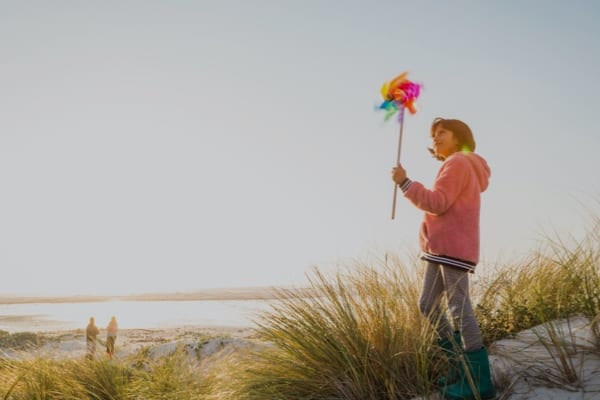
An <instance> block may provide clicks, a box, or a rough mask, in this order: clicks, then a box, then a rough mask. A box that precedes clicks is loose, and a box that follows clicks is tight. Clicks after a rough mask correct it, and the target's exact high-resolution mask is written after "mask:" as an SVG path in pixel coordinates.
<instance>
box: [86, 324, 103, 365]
mask: <svg viewBox="0 0 600 400" xmlns="http://www.w3.org/2000/svg"><path fill="white" fill-rule="evenodd" d="M99 333H100V329H98V327H97V326H96V323H95V321H94V317H90V322H89V324H88V326H87V327H86V328H85V342H86V345H87V354H86V357H87V358H89V359H90V360H91V359H93V358H94V356H95V354H96V340H97V339H96V336H98V334H99Z"/></svg>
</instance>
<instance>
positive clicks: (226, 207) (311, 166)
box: [0, 0, 600, 295]
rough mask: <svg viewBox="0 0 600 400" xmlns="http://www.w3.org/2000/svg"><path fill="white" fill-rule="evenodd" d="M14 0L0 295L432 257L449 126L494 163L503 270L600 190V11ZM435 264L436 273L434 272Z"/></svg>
mask: <svg viewBox="0 0 600 400" xmlns="http://www.w3.org/2000/svg"><path fill="white" fill-rule="evenodd" d="M375 4H376V3H375V2H371V1H356V0H348V1H317V0H302V1H275V0H270V1H266V0H265V1H246V0H237V1H234V0H218V1H202V0H197V1H180V0H171V1H149V0H140V1H128V0H125V1H85V2H84V1H45V0H36V1H33V0H32V1H0V68H1V73H0V185H1V186H0V190H1V192H0V268H1V271H2V279H0V295H6V294H127V293H140V292H152V291H164V292H169V291H188V290H195V289H202V288H214V287H238V286H255V285H288V284H293V285H295V284H302V283H304V282H305V279H306V278H305V274H306V273H307V272H308V271H310V269H311V268H312V267H313V266H318V267H320V268H323V269H325V270H327V269H328V268H332V266H334V265H336V264H346V263H348V262H349V261H348V260H353V259H361V258H363V257H365V255H368V254H373V253H375V254H383V253H384V252H385V251H391V252H397V253H399V254H404V253H406V252H410V251H412V250H415V251H416V249H417V248H418V244H417V234H418V229H419V224H420V221H421V218H422V214H421V212H420V211H418V210H416V209H415V208H414V207H413V206H412V205H410V204H409V203H408V202H407V201H406V200H405V199H404V198H402V197H399V199H398V205H397V210H396V219H395V220H391V218H390V214H391V206H392V192H393V184H392V181H391V179H390V170H391V168H392V166H393V165H394V163H395V161H396V145H397V141H398V124H397V123H396V122H394V121H390V122H388V123H384V122H383V114H382V113H378V112H375V111H374V107H375V105H376V104H377V103H378V102H379V101H380V97H379V96H380V95H379V88H380V87H381V85H382V83H383V82H384V81H387V80H389V79H391V78H393V77H394V76H395V75H397V74H398V73H400V72H402V71H405V70H407V71H409V73H410V75H409V78H411V79H412V80H414V81H416V82H420V83H422V84H423V85H424V89H423V91H422V94H421V97H420V98H419V101H418V106H419V112H418V113H417V114H416V115H414V116H407V117H406V118H407V119H406V123H405V128H404V140H403V144H402V163H403V165H404V166H405V168H406V169H407V171H408V175H409V177H411V178H412V179H413V180H418V181H421V182H423V183H424V184H425V185H427V186H430V185H431V183H432V182H433V179H434V177H435V173H436V171H437V169H438V168H439V166H440V164H439V163H438V162H437V161H435V160H434V159H432V158H430V157H429V156H428V154H427V151H426V147H427V146H429V126H430V124H431V121H432V120H433V118H435V117H437V116H442V117H446V118H459V119H462V120H464V121H465V122H467V123H468V124H469V125H470V126H471V128H472V129H473V131H474V134H475V139H476V141H477V152H478V153H479V154H481V155H482V156H483V157H485V158H486V159H487V161H488V163H489V164H490V167H491V169H492V178H491V181H490V188H489V190H488V191H487V192H486V193H485V194H484V196H483V209H482V227H481V234H482V262H481V265H480V266H479V268H480V269H481V270H485V269H486V267H487V268H489V267H488V265H491V264H494V263H497V262H498V260H500V259H511V258H512V257H515V256H518V255H519V254H522V253H524V252H527V251H528V250H530V249H532V248H533V247H534V246H535V245H536V243H537V241H538V240H539V239H540V232H542V231H544V230H552V229H557V230H558V231H560V232H563V233H565V234H566V233H573V234H578V233H579V232H580V231H581V229H582V226H584V225H585V222H586V218H587V217H586V213H585V211H583V210H582V206H581V204H580V202H584V203H593V204H597V203H596V201H597V199H598V194H599V193H600V179H598V178H597V176H596V175H597V173H598V170H600V161H599V159H598V156H597V152H598V149H599V148H600V135H599V134H598V133H597V132H596V131H597V129H598V123H597V117H598V105H599V101H598V93H599V92H600V79H599V77H598V75H599V74H598V66H599V65H600V43H599V40H600V26H599V25H598V20H599V19H600V3H599V2H597V1H592V0H590V1H571V2H548V1H541V0H540V1H533V0H526V1H521V0H510V1H495V2H493V1H453V2H444V1H438V2H434V1H382V2H377V4H378V5H377V6H376V5H375ZM419 267H420V266H419V265H415V268H419Z"/></svg>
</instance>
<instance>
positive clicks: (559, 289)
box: [0, 220, 600, 400]
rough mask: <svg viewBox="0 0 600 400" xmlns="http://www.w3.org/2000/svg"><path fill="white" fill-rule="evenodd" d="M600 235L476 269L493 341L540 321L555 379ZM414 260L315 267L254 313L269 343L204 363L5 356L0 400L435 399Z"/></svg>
mask: <svg viewBox="0 0 600 400" xmlns="http://www.w3.org/2000/svg"><path fill="white" fill-rule="evenodd" d="M599 238H600V224H599V223H598V221H597V220H595V224H594V225H593V227H592V229H590V230H589V232H588V234H587V235H586V236H585V238H584V239H582V240H575V239H574V238H568V240H565V239H564V238H558V236H548V237H546V238H545V240H544V242H543V245H542V246H541V247H540V248H538V249H535V250H533V251H532V252H531V253H530V254H529V255H526V256H525V257H524V258H522V259H521V260H517V261H513V262H511V263H508V264H506V265H502V266H499V267H496V268H494V269H493V271H488V273H487V274H485V275H482V276H481V277H477V278H474V282H473V284H472V286H471V289H472V294H473V300H474V303H475V305H476V307H475V310H476V314H477V318H478V321H479V323H480V326H481V330H482V333H483V336H484V339H485V343H486V344H487V345H489V344H491V343H493V342H495V341H497V340H499V339H503V338H507V337H512V336H514V335H516V334H517V333H519V332H521V331H523V330H526V329H530V328H534V327H535V329H536V330H535V332H537V333H536V334H539V338H540V341H541V342H542V343H543V344H544V346H545V348H546V351H547V352H548V354H550V355H551V356H552V359H553V360H554V363H555V367H556V370H557V371H559V376H554V377H553V378H552V379H553V382H552V383H553V384H555V385H571V386H573V387H577V383H578V379H579V377H578V371H579V368H578V365H575V364H573V359H572V357H571V355H572V354H573V353H574V349H573V348H572V346H573V345H572V343H573V341H570V340H567V339H569V337H570V336H571V335H572V334H573V333H572V332H571V331H570V329H569V325H566V329H565V328H564V326H565V325H557V324H556V323H555V321H557V320H560V319H564V318H568V317H572V316H584V317H586V318H588V319H589V320H590V321H592V322H594V323H595V324H596V325H597V322H598V318H597V316H598V315H599V314H600V271H599V268H600V266H599V263H598V261H599V260H600V240H598V239H599ZM415 263H418V261H417V260H415V261H414V262H409V263H405V262H402V261H401V260H400V258H399V257H397V256H394V255H390V254H384V255H383V256H382V257H381V258H375V259H372V260H369V261H368V262H361V261H355V262H353V263H352V264H350V265H345V266H343V267H341V268H340V269H339V270H338V271H336V272H334V273H331V274H329V275H327V274H325V273H323V272H322V271H321V270H319V269H318V268H315V269H314V270H313V271H312V272H311V273H310V274H309V275H308V277H307V281H308V284H307V285H306V288H303V289H298V288H295V289H293V294H292V293H290V292H289V291H288V290H285V289H280V290H278V291H277V293H276V301H275V302H274V303H273V306H272V308H271V309H270V310H269V311H267V312H264V313H263V314H261V315H260V317H259V318H258V319H257V320H256V325H257V328H256V330H257V333H258V335H259V337H260V340H261V342H262V343H264V346H262V347H261V348H260V349H259V350H256V349H254V350H253V349H246V350H242V351H237V352H232V353H228V354H226V355H224V356H222V357H220V358H219V359H218V360H214V361H213V362H211V363H208V364H207V363H203V360H202V356H201V354H200V352H197V353H196V354H195V356H194V357H195V358H194V357H191V356H190V354H189V353H186V352H184V351H176V352H174V353H171V354H170V355H168V356H165V357H160V358H156V357H151V356H150V354H149V352H148V351H145V352H144V351H142V352H139V353H138V354H136V355H134V356H131V357H126V358H123V359H115V360H112V361H109V360H96V361H86V360H83V359H82V360H47V359H33V360H21V361H18V360H12V359H7V358H3V359H0V399H140V400H141V399H183V400H186V399H223V400H264V399H282V400H283V399H286V400H326V399H327V400H331V399H347V400H353V399H356V400H358V399H361V400H369V399H372V400H376V399H377V400H380V399H412V398H415V397H416V396H422V397H423V398H429V396H430V395H432V394H433V393H434V392H435V391H436V387H435V384H434V382H435V381H436V379H437V378H438V377H439V376H440V375H441V374H442V373H443V371H444V369H445V367H446V360H445V359H444V357H442V355H441V353H440V351H439V349H438V348H437V347H436V345H435V342H436V337H435V334H434V329H433V327H432V326H431V323H430V322H428V321H427V320H426V319H425V318H424V317H423V316H422V315H421V313H420V311H419V308H418V299H419V291H420V287H421V280H422V276H421V275H420V272H419V271H420V270H419V268H415V266H414V264H415ZM595 332H598V329H596V330H595ZM4 336H7V335H4ZM21 336H22V339H23V340H24V342H26V341H27V340H29V339H32V338H31V337H30V336H27V335H21ZM0 339H1V337H0ZM26 339H27V340H26ZM4 340H7V341H8V342H10V341H12V340H16V338H5V339H4ZM15 346H18V343H17V344H15ZM593 350H594V351H598V347H596V348H595V349H593ZM496 384H497V385H499V387H498V390H499V393H500V395H504V396H507V393H508V390H509V388H508V387H502V385H508V382H496Z"/></svg>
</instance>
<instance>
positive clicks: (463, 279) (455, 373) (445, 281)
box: [392, 118, 495, 400]
mask: <svg viewBox="0 0 600 400" xmlns="http://www.w3.org/2000/svg"><path fill="white" fill-rule="evenodd" d="M431 139H432V144H433V148H431V149H429V151H430V153H431V154H432V155H433V156H434V158H436V159H438V160H439V161H441V162H442V166H441V167H440V169H439V171H438V173H437V177H436V179H435V182H434V183H433V187H432V188H431V189H427V188H426V187H425V186H424V185H423V184H421V183H419V182H416V181H412V180H411V179H409V178H408V177H407V174H406V170H405V169H404V168H403V167H402V165H398V166H396V167H394V168H393V169H392V179H393V181H394V182H395V183H396V184H398V185H400V188H401V190H402V192H403V193H404V197H406V198H407V199H408V200H409V201H410V202H411V203H412V204H413V205H414V206H416V207H417V208H418V209H420V210H422V211H424V212H425V216H424V220H423V223H422V225H421V232H420V244H421V250H422V251H423V256H422V257H421V259H422V260H424V261H425V277H424V282H423V291H422V293H421V298H420V300H419V308H420V310H421V312H422V313H423V314H424V315H425V316H426V317H428V318H429V319H430V321H431V322H432V324H433V325H434V326H435V327H436V329H437V333H438V335H439V340H438V344H439V346H440V347H441V349H442V350H443V351H444V353H445V354H446V355H447V356H448V359H449V365H450V370H449V371H448V373H447V374H446V376H445V377H443V378H440V380H439V382H438V384H439V385H440V386H441V387H442V390H441V391H442V393H444V396H445V398H446V399H452V400H457V399H472V398H478V399H479V398H483V399H488V398H491V397H494V396H495V388H494V385H493V383H492V381H491V373H490V365H489V358H488V354H487V350H486V349H485V347H484V346H483V341H482V338H481V331H480V329H479V326H478V323H477V320H476V319H475V314H474V313H473V308H472V305H471V299H470V297H469V273H473V272H474V271H475V266H476V265H477V263H478V262H479V213H480V205H481V193H482V192H483V191H485V190H486V188H487V187H488V182H489V178H490V168H489V166H488V164H487V162H486V161H485V159H484V158H483V157H481V156H479V155H478V154H475V153H474V151H475V139H474V138H473V133H472V132H471V129H470V128H469V126H468V125H467V124H465V123H464V122H462V121H460V120H457V119H443V118H436V119H434V120H433V123H432V125H431ZM444 295H445V297H446V300H447V305H448V310H449V312H450V315H451V317H452V322H453V324H451V323H450V322H449V320H448V318H447V317H446V315H445V312H444V310H443V309H442V306H441V300H442V298H443V296H444ZM465 365H466V366H468V367H467V368H465V367H464V366H465ZM471 379H472V380H473V382H474V384H475V391H473V390H472V389H471V386H470V385H469V381H470V380H471Z"/></svg>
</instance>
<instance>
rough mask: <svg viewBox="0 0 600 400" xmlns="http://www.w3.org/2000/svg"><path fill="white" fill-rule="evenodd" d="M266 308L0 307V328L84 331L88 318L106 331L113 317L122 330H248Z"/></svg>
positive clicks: (166, 304)
mask: <svg viewBox="0 0 600 400" xmlns="http://www.w3.org/2000/svg"><path fill="white" fill-rule="evenodd" d="M268 308H269V301H268V300H195V301H122V300H118V301H104V302H91V303H30V304H0V329H1V330H4V331H8V332H11V333H13V332H24V331H28V332H41V331H55V330H71V329H78V328H80V329H85V327H86V325H87V323H88V320H89V318H90V317H91V316H93V317H94V318H95V319H96V325H98V327H99V328H105V327H106V325H107V324H108V321H109V320H110V317H111V316H113V315H114V316H115V317H116V318H117V320H118V322H119V328H121V329H154V328H157V329H158V328H173V327H182V326H202V327H240V328H247V327H252V326H254V323H253V321H254V320H255V319H256V318H257V316H258V314H259V313H260V312H261V311H265V310H267V309H268Z"/></svg>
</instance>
